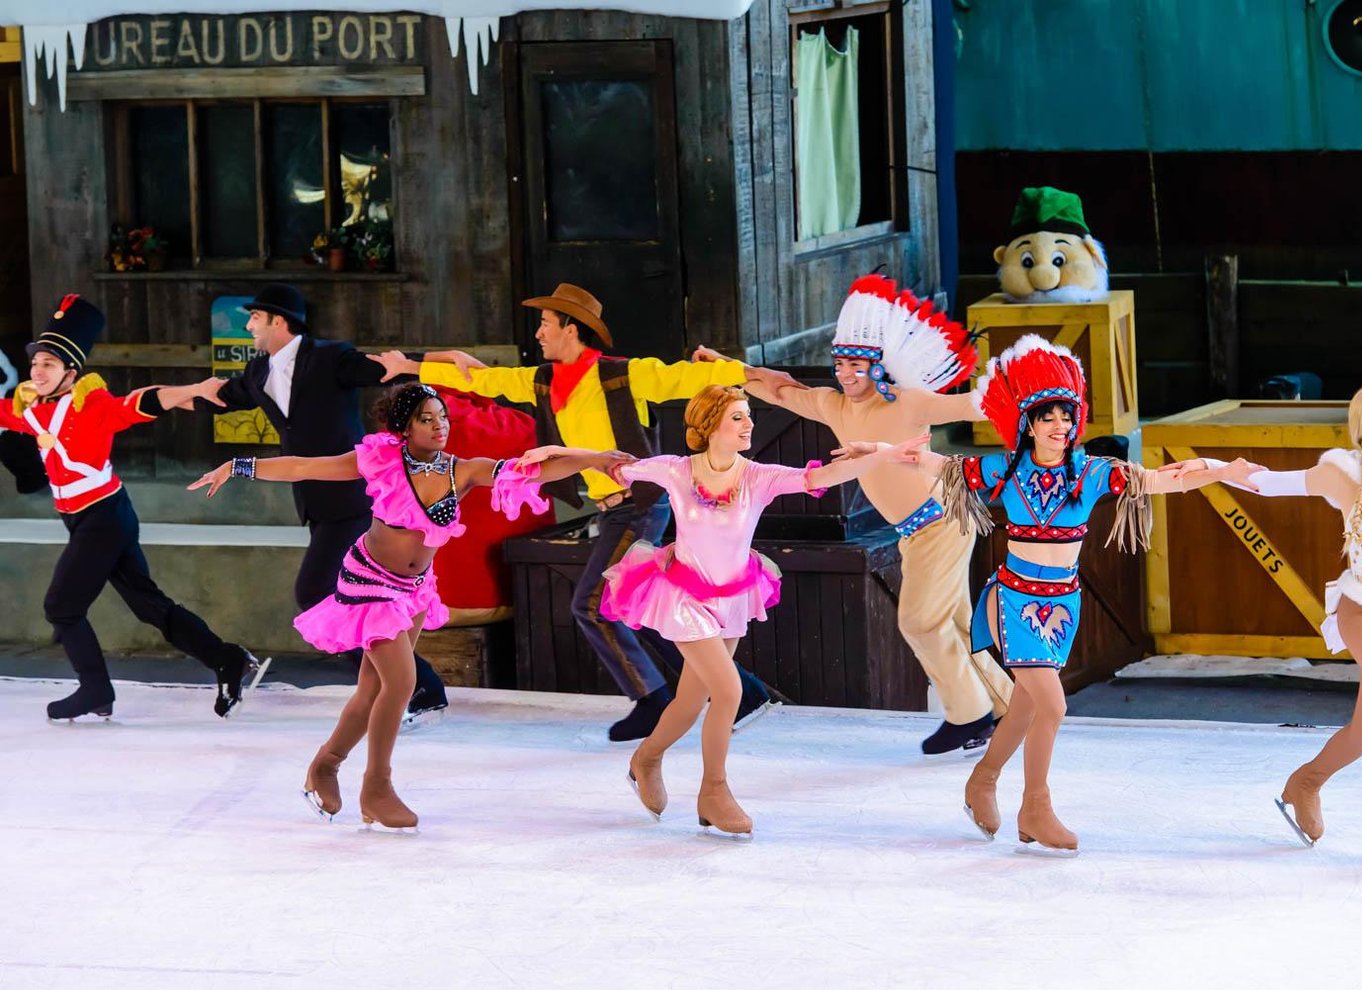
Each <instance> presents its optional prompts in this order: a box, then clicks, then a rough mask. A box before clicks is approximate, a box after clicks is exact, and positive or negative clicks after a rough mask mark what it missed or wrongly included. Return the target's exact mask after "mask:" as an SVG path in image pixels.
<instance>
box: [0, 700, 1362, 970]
mask: <svg viewBox="0 0 1362 990" xmlns="http://www.w3.org/2000/svg"><path fill="white" fill-rule="evenodd" d="M68 687H69V684H58V683H54V682H50V681H48V682H36V681H18V680H11V681H6V682H3V683H0V751H3V753H4V763H3V765H2V766H3V769H0V884H3V889H4V893H5V898H4V901H5V906H6V908H7V910H6V911H5V917H4V920H3V924H0V987H5V988H21V990H29V988H56V987H62V988H64V987H75V988H80V990H95V988H98V990H104V988H122V987H128V988H133V987H136V988H138V990H152V988H161V987H165V988H172V987H173V988H192V990H228V988H247V987H249V988H272V987H300V988H301V987H306V988H308V990H319V988H328V990H332V988H334V990H340V988H349V987H365V988H407V987H413V988H423V987H441V988H463V987H470V988H472V987H477V988H484V987H591V988H614V987H620V988H633V987H638V988H647V990H654V988H666V987H705V988H747V987H820V988H821V987H837V988H842V987H847V988H850V987H858V988H859V987H894V988H903V987H911V988H917V987H922V988H937V987H941V988H952V990H954V988H962V990H963V988H976V987H977V988H989V990H995V988H1008V987H1025V988H1030V990H1041V988H1046V990H1048V988H1057V987H1084V988H1092V987H1122V988H1124V987H1160V988H1164V987H1196V988H1198V990H1213V988H1220V987H1240V988H1256V987H1294V988H1312V987H1318V988H1326V987H1342V986H1355V985H1356V984H1355V983H1354V980H1355V979H1356V976H1355V970H1356V952H1357V944H1358V943H1357V941H1356V933H1357V925H1358V919H1359V914H1358V913H1355V912H1357V911H1358V904H1359V899H1360V897H1362V895H1360V892H1359V879H1360V878H1362V870H1360V869H1359V867H1362V789H1359V787H1358V786H1357V784H1358V772H1357V771H1347V772H1345V773H1344V774H1343V775H1342V776H1341V777H1340V778H1339V779H1337V780H1336V781H1335V782H1334V784H1332V785H1331V786H1330V787H1329V788H1328V789H1327V790H1326V792H1325V798H1326V800H1325V811H1326V816H1327V820H1328V826H1329V828H1328V834H1326V836H1325V838H1324V840H1323V842H1322V843H1321V844H1320V845H1319V846H1318V847H1316V848H1315V849H1305V848H1302V847H1301V846H1299V845H1298V843H1297V842H1296V840H1295V839H1294V837H1293V836H1292V835H1291V834H1290V833H1289V832H1288V831H1287V828H1286V826H1285V824H1284V822H1283V821H1282V820H1281V818H1280V816H1279V815H1278V813H1277V810H1276V808H1275V807H1274V806H1273V804H1272V797H1273V795H1274V794H1275V793H1276V791H1277V788H1279V787H1280V784H1281V782H1282V780H1283V779H1284V778H1285V776H1286V774H1287V773H1288V772H1289V771H1290V770H1291V769H1292V768H1293V767H1294V766H1296V764H1297V763H1299V762H1300V761H1302V760H1304V759H1306V758H1307V757H1308V756H1310V755H1311V754H1312V753H1313V752H1314V751H1315V750H1316V749H1317V748H1318V747H1319V745H1320V744H1321V743H1322V741H1323V739H1324V736H1325V731H1324V730H1300V729H1295V730H1290V729H1277V728H1270V727H1268V728H1264V727H1248V726H1218V725H1212V724H1207V723H1183V724H1177V725H1170V724H1151V723H1138V722H1116V721H1103V720H1081V719H1076V720H1074V721H1072V722H1071V723H1068V724H1066V725H1065V727H1064V730H1063V732H1062V733H1061V736H1060V741H1059V749H1058V755H1057V765H1056V769H1055V772H1054V776H1053V781H1052V784H1053V790H1054V795H1055V802H1056V806H1057V808H1058V810H1059V811H1060V813H1061V814H1062V816H1063V817H1064V819H1065V820H1066V821H1067V823H1068V824H1070V825H1071V826H1072V827H1074V828H1075V829H1076V831H1077V832H1078V833H1079V834H1080V836H1081V838H1082V846H1083V851H1082V854H1081V855H1080V856H1079V857H1078V858H1077V859H1072V860H1056V859H1049V858H1044V857H1040V856H1036V855H1024V854H1019V853H1018V852H1017V851H1016V849H1017V846H1016V843H1015V841H1014V835H1015V833H1014V832H1013V830H1012V829H1011V828H1010V826H1009V825H1005V827H1004V830H1003V833H1002V834H1001V835H1000V837H999V840H998V841H996V842H994V843H987V842H984V841H983V840H982V839H981V837H980V836H979V835H978V833H977V832H975V831H974V829H973V828H972V827H971V826H970V825H969V823H968V822H967V821H966V820H965V817H964V813H963V811H962V810H961V786H962V784H963V782H964V778H965V776H966V775H967V773H968V770H969V766H970V764H969V763H968V762H967V761H965V760H963V759H959V758H948V759H944V760H941V761H937V762H929V761H926V760H924V759H923V758H922V757H920V756H918V755H915V750H916V745H917V743H918V741H919V740H920V739H921V738H922V736H923V735H924V734H925V733H926V732H927V731H929V730H930V728H931V726H932V724H933V721H934V720H932V719H929V718H927V717H925V716H913V715H898V714H889V713H869V712H834V711H828V710H814V709H783V710H777V711H775V712H773V713H772V714H770V715H768V716H767V717H766V718H764V719H762V720H761V721H759V722H757V723H756V725H754V726H753V727H752V728H751V729H749V730H747V731H746V732H744V733H742V734H740V735H739V736H737V737H736V738H735V740H734V747H733V754H732V759H731V766H730V777H731V781H732V784H733V787H734V790H735V792H736V794H737V795H738V796H739V797H740V799H741V800H742V801H743V803H744V804H745V806H746V807H747V809H748V811H749V812H751V814H752V816H753V818H754V819H755V822H756V837H755V839H754V840H753V841H752V842H750V843H740V842H734V841H731V840H725V839H719V838H714V837H710V836H706V835H703V834H701V833H700V832H699V830H698V829H697V827H696V824H695V816H694V813H693V810H694V794H695V789H696V783H697V778H698V774H699V759H698V740H697V739H696V738H695V737H694V736H692V737H690V738H688V739H686V740H685V741H684V742H683V743H682V744H681V745H680V746H679V747H678V749H677V750H676V751H675V752H674V754H673V755H671V756H670V757H669V758H668V760H667V763H666V774H667V781H668V785H669V787H670V790H671V800H672V803H671V807H670V808H669V809H668V812H667V814H666V815H665V816H664V819H663V821H662V822H661V823H655V822H653V821H652V819H651V818H650V817H649V816H648V815H647V814H646V813H645V812H644V810H643V809H642V807H641V806H639V804H638V803H637V801H636V799H635V797H634V795H633V793H632V792H631V791H630V790H629V788H628V785H627V783H626V781H625V764H626V760H627V758H628V753H629V747H628V746H611V745H610V744H608V743H606V742H605V740H604V727H605V725H606V723H607V722H608V721H609V720H610V719H611V718H613V717H616V716H617V715H618V714H619V713H620V711H621V710H622V708H623V706H624V702H623V701H622V699H618V698H615V699H609V698H584V697H569V696H561V695H533V694H514V693H509V692H507V693H503V692H488V691H456V692H454V703H453V705H452V706H451V709H450V714H449V715H448V717H447V718H446V719H445V720H444V721H443V722H440V723H437V724H434V725H432V726H429V727H426V728H424V729H420V730H417V731H415V732H412V733H409V734H406V735H404V736H403V737H402V738H401V739H400V740H399V743H398V749H397V756H396V760H395V766H396V773H395V780H396V783H397V786H398V789H399V792H400V793H401V794H402V796H403V797H404V798H405V799H406V800H407V801H408V803H409V804H410V805H411V806H412V807H413V808H414V809H416V810H417V811H418V812H419V813H420V815H421V831H420V833H419V834H417V835H393V834H382V833H374V832H368V831H364V830H362V829H360V828H359V827H358V818H357V816H356V812H355V803H356V797H357V790H358V784H359V776H360V771H361V768H362V765H363V755H362V752H361V753H357V754H356V756H355V758H354V759H352V760H351V761H350V762H349V763H347V764H346V765H345V768H344V770H343V776H342V783H343V788H344V795H345V801H346V807H345V809H344V810H343V811H342V814H341V817H340V818H338V819H337V821H336V822H335V823H334V824H326V823H323V822H321V821H320V820H319V819H317V818H316V817H315V816H314V815H312V814H311V813H310V812H309V810H308V809H307V808H306V806H305V805H304V803H303V801H302V798H301V797H300V795H299V785H300V783H301V781H302V776H303V770H304V767H305V765H306V764H307V762H308V760H309V758H310V757H311V755H312V752H313V751H314V750H315V748H316V747H317V745H318V744H319V743H320V742H321V741H322V740H323V739H324V738H325V736H326V734H327V732H328V730H329V728H330V724H331V722H332V720H333V719H334V717H335V715H336V712H337V710H338V708H339V706H340V705H341V704H342V702H343V700H344V698H345V697H346V695H347V694H348V692H347V691H346V690H344V689H339V688H321V689H312V690H307V691H301V690H294V689H291V688H287V687H275V688H272V689H268V690H266V689H263V688H262V689H261V691H260V692H258V694H257V696H256V697H255V698H254V699H252V701H251V703H250V704H249V705H248V706H247V707H246V708H245V709H244V710H243V711H242V712H241V715H240V717H239V718H236V719H233V720H231V721H228V722H221V721H219V720H218V719H216V718H214V717H213V716H212V714H211V704H210V694H209V692H208V690H207V689H202V688H175V687H153V686H147V685H136V684H119V686H118V695H119V696H118V702H117V705H116V716H117V717H116V719H115V721H114V722H113V723H111V724H104V723H93V724H79V723H78V724H75V725H69V724H61V725H50V724H47V723H46V722H45V721H44V719H43V717H42V704H43V703H44V702H45V701H47V700H50V699H51V698H54V697H57V696H59V695H61V694H64V693H65V691H66V689H67V688H68ZM1019 790H1020V768H1019V767H1016V766H1014V767H1011V768H1009V770H1008V772H1007V774H1006V775H1005V776H1004V779H1003V784H1002V788H1001V792H1000V797H1001V804H1002V806H1003V808H1004V815H1005V820H1007V819H1010V817H1011V815H1012V814H1014V813H1015V810H1016V806H1017V801H1018V795H1019Z"/></svg>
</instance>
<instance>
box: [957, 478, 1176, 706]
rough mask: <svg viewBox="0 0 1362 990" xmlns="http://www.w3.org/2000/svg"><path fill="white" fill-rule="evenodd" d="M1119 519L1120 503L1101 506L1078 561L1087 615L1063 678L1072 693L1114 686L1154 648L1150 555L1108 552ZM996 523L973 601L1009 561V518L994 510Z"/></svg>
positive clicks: (983, 551) (974, 578) (973, 572)
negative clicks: (1147, 605)
mask: <svg viewBox="0 0 1362 990" xmlns="http://www.w3.org/2000/svg"><path fill="white" fill-rule="evenodd" d="M1115 516H1116V500H1115V499H1103V500H1102V501H1101V502H1100V503H1098V506H1097V508H1096V510H1095V511H1094V512H1093V514H1092V519H1091V521H1090V522H1089V527H1090V530H1091V533H1090V535H1089V536H1088V538H1087V540H1085V541H1084V543H1083V550H1082V552H1081V553H1080V554H1079V556H1078V574H1079V580H1080V581H1081V582H1082V588H1083V610H1082V614H1081V616H1080V617H1079V621H1078V636H1077V637H1076V638H1075V640H1074V645H1073V651H1072V652H1071V653H1070V654H1069V662H1068V663H1067V664H1065V665H1064V670H1063V671H1062V672H1061V674H1060V680H1061V681H1062V682H1063V684H1064V689H1065V690H1066V691H1069V692H1073V691H1077V690H1079V689H1080V688H1083V687H1087V686H1088V685H1089V684H1095V683H1097V682H1099V681H1105V680H1108V679H1109V678H1110V677H1111V676H1112V675H1113V674H1115V673H1116V671H1117V670H1119V669H1120V668H1122V667H1124V666H1125V665H1126V664H1128V663H1132V662H1134V661H1136V660H1139V659H1141V658H1143V657H1146V656H1148V655H1149V652H1150V650H1151V648H1152V646H1153V640H1152V639H1151V638H1150V636H1149V634H1148V633H1146V632H1145V628H1144V602H1143V596H1142V591H1143V590H1144V588H1143V576H1144V560H1143V558H1144V554H1143V553H1125V552H1123V551H1120V550H1117V549H1116V548H1115V547H1114V546H1111V547H1103V546H1102V544H1103V543H1105V542H1106V539H1107V534H1108V533H1109V532H1111V524H1112V521H1113V520H1114V519H1115ZM993 521H994V523H995V525H994V528H993V532H992V533H991V534H990V535H989V537H988V539H984V540H979V542H978V543H977V544H975V547H974V558H973V560H972V561H971V567H970V588H971V592H972V599H971V600H972V601H977V600H978V596H979V594H980V593H981V592H982V590H983V586H984V582H985V581H987V580H988V578H989V577H990V576H991V575H992V574H994V573H995V572H996V571H997V570H998V565H999V564H1001V563H1002V562H1003V561H1004V560H1005V559H1006V558H1007V530H1006V522H1007V518H1006V515H1005V513H1004V512H1003V510H1002V509H1000V508H995V509H994V510H993Z"/></svg>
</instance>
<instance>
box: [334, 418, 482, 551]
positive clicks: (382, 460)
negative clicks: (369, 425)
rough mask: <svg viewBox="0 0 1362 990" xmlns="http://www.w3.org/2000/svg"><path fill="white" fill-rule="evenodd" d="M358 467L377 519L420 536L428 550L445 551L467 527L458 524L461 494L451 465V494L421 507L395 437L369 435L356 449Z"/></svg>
mask: <svg viewBox="0 0 1362 990" xmlns="http://www.w3.org/2000/svg"><path fill="white" fill-rule="evenodd" d="M355 463H356V464H357V465H358V467H359V473H360V475H361V476H362V477H363V478H364V480H365V482H366V484H365V488H364V490H365V492H367V493H368V495H369V497H370V498H371V499H373V501H374V518H375V519H377V520H379V521H380V522H383V523H386V524H387V525H389V526H392V527H393V528H394V529H410V530H414V531H416V532H418V533H420V534H421V540H422V542H423V543H424V544H425V545H426V546H428V547H442V546H444V545H445V544H446V543H448V542H449V541H450V540H451V539H453V538H454V537H456V536H462V535H463V533H464V529H465V527H464V526H463V524H462V523H460V522H459V493H458V492H457V491H455V490H454V486H453V472H454V468H455V465H456V464H457V463H458V461H457V459H455V460H454V461H453V462H452V463H451V464H450V465H449V470H450V492H449V495H448V496H446V497H445V498H442V499H440V501H438V502H436V503H435V504H434V505H430V506H426V505H423V504H422V503H421V499H420V497H419V496H418V495H417V494H416V487H415V486H414V485H413V484H412V481H411V477H410V476H409V475H408V474H407V469H406V468H405V467H403V466H402V441H401V440H400V439H398V437H397V436H395V435H394V434H392V433H370V434H368V435H367V436H365V437H364V439H363V440H361V441H360V442H359V443H358V444H357V445H356V446H355Z"/></svg>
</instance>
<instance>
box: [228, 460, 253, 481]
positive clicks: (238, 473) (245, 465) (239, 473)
mask: <svg viewBox="0 0 1362 990" xmlns="http://www.w3.org/2000/svg"><path fill="white" fill-rule="evenodd" d="M232 477H233V478H246V479H248V480H250V481H254V480H255V458H254V457H233V458H232Z"/></svg>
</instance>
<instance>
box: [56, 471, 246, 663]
mask: <svg viewBox="0 0 1362 990" xmlns="http://www.w3.org/2000/svg"><path fill="white" fill-rule="evenodd" d="M61 520H62V522H63V523H64V524H65V525H66V530H67V532H68V533H69V534H70V538H69V539H68V540H67V543H66V549H64V550H63V551H62V552H61V556H60V557H58V558H57V566H56V569H55V570H54V571H53V572H52V583H51V584H50V585H48V588H47V596H46V597H45V598H44V599H43V614H44V615H45V616H46V617H47V621H48V622H50V623H52V631H53V633H54V634H55V636H56V639H57V642H59V643H61V645H62V649H64V650H65V651H66V656H67V659H69V660H70V661H71V666H72V667H74V668H75V671H76V676H77V677H78V678H79V679H80V683H81V684H82V685H87V684H88V685H90V686H99V687H107V686H108V684H109V668H108V665H107V664H106V663H105V660H104V651H103V650H102V649H100V646H99V640H98V639H97V638H96V637H95V630H94V627H92V626H91V625H90V620H89V618H88V617H87V616H88V614H89V611H90V606H91V605H93V604H94V602H95V599H96V598H98V597H99V593H100V592H101V591H103V590H104V586H105V585H106V584H111V585H113V589H114V591H116V592H118V595H119V597H120V598H122V599H123V601H124V602H126V603H127V606H128V608H130V609H132V614H133V615H135V616H137V618H139V619H141V620H142V621H143V622H145V623H147V625H150V626H155V627H156V628H157V629H158V630H159V631H160V633H161V635H162V636H164V637H165V638H166V641H167V642H169V643H170V644H171V645H172V646H174V647H175V648H176V649H178V650H181V651H182V652H184V653H188V654H189V655H190V656H191V657H194V658H195V659H196V660H199V661H200V662H202V663H203V664H204V666H206V667H210V668H214V669H216V668H217V667H219V666H221V665H223V664H225V663H229V662H231V661H232V660H233V659H235V658H237V657H238V656H240V654H239V653H238V650H239V649H240V647H237V646H235V645H234V644H231V643H226V642H223V640H222V639H221V638H220V637H219V636H218V635H217V634H216V633H214V632H213V630H211V629H209V628H208V624H207V623H205V622H204V621H203V620H202V619H201V618H199V617H198V616H197V615H195V614H194V613H193V612H191V611H189V610H188V609H187V608H185V607H184V606H182V605H179V604H177V603H176V602H174V601H173V600H171V598H170V597H169V596H167V595H166V593H165V592H164V591H162V590H161V589H160V588H159V587H157V585H156V582H155V581H153V580H152V579H151V573H150V572H149V571H148V569H147V558H146V556H145V555H144V554H143V553H142V547H141V544H140V543H139V542H138V537H139V533H138V529H139V526H138V521H137V513H136V512H135V511H134V510H133V507H132V500H131V499H130V498H128V493H127V491H125V490H119V491H118V492H115V493H114V494H113V495H110V496H109V497H108V498H106V499H104V500H102V501H99V502H96V503H95V504H94V505H92V506H90V507H89V508H88V509H84V510H82V511H80V512H75V513H70V514H65V513H63V514H62V517H61Z"/></svg>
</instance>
